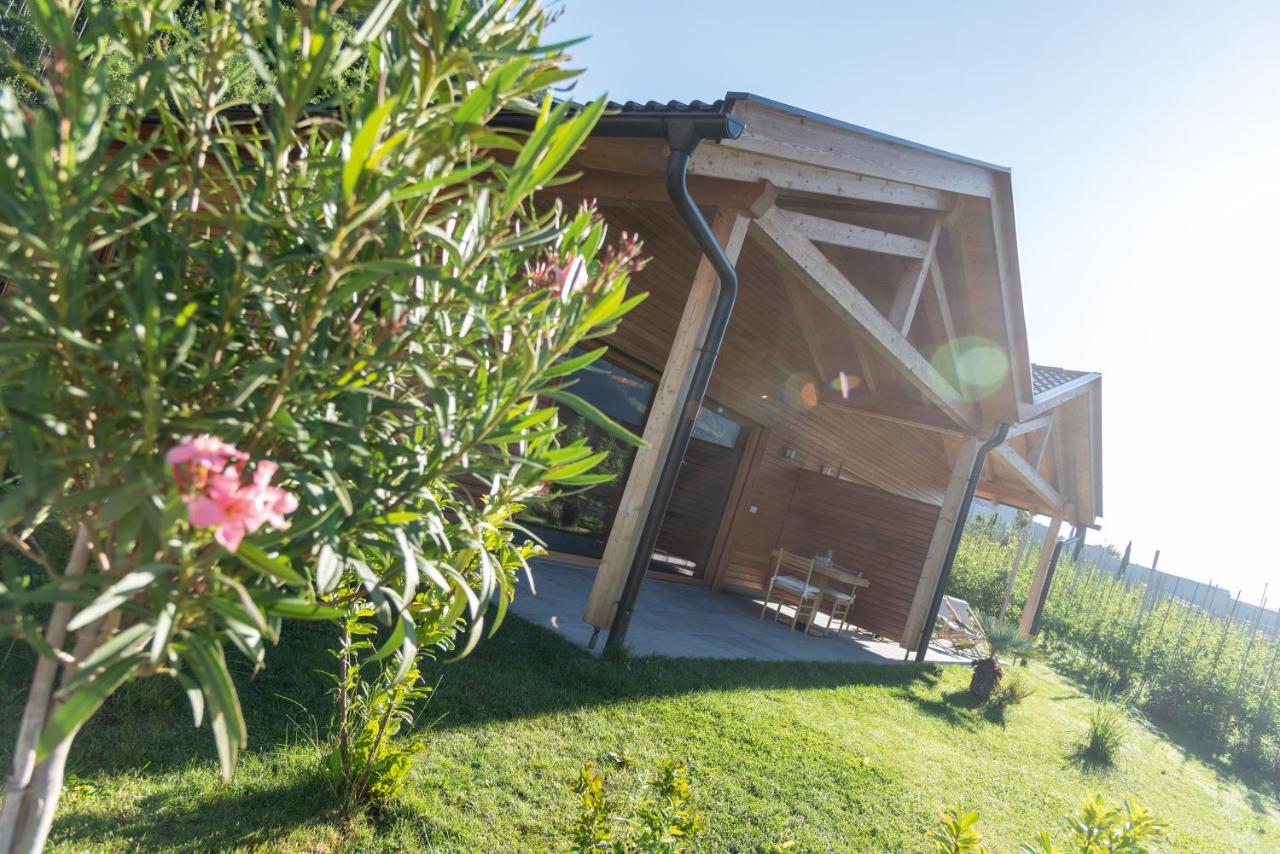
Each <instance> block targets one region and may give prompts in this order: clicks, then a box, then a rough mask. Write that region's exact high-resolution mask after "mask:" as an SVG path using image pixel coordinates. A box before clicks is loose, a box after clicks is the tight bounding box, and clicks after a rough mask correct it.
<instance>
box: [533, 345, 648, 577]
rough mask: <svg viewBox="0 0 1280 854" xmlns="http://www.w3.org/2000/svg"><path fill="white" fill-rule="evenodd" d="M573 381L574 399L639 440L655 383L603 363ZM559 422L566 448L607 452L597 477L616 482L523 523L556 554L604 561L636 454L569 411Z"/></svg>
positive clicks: (542, 509)
mask: <svg viewBox="0 0 1280 854" xmlns="http://www.w3.org/2000/svg"><path fill="white" fill-rule="evenodd" d="M573 355H578V353H576V352H575V353H574V354H573ZM570 379H572V380H573V383H574V385H573V389H572V390H573V393H574V394H576V395H578V396H579V397H581V398H583V399H584V400H586V401H587V402H588V403H591V404H593V405H594V406H595V407H596V408H598V409H599V410H600V411H602V412H603V413H604V414H605V415H608V416H609V417H610V418H612V419H613V420H614V421H617V422H618V423H619V424H621V425H622V426H624V427H626V428H627V429H628V430H630V431H631V432H633V433H635V434H636V435H639V434H640V433H641V432H642V431H643V430H644V420H645V416H646V415H647V413H648V412H649V404H650V403H651V402H652V401H653V393H654V383H652V382H650V381H649V380H647V379H645V378H643V377H641V376H639V375H637V374H635V373H633V372H631V371H628V370H627V369H626V368H623V367H621V366H620V365H618V364H617V363H616V362H612V361H610V360H608V359H603V358H602V359H597V360H596V361H595V362H594V363H593V364H591V365H589V366H588V367H586V368H583V369H582V370H580V371H578V372H576V373H575V374H573V375H572V377H571V378H570ZM560 420H561V422H562V423H563V424H564V425H565V429H564V431H563V432H562V433H561V434H560V436H561V442H562V443H563V444H569V443H572V442H575V441H577V440H578V439H586V442H587V444H588V445H589V446H590V447H591V448H592V449H593V450H596V451H607V452H608V454H609V455H608V456H607V457H606V458H605V459H604V461H603V462H601V463H600V465H599V466H597V468H596V469H595V472H597V473H600V474H608V475H611V476H612V478H613V479H612V480H610V481H609V482H607V483H601V484H598V485H596V486H593V487H591V488H590V489H587V490H586V491H584V492H580V493H577V494H574V495H566V496H564V497H563V498H560V499H558V500H556V501H553V502H550V503H548V504H542V505H534V506H531V507H530V508H529V509H527V510H526V511H525V512H524V513H523V514H522V517H521V521H522V522H523V523H524V524H526V525H528V526H530V527H531V528H532V529H533V530H534V532H535V533H537V534H538V536H540V537H542V538H543V540H545V541H546V544H547V547H548V548H549V549H551V550H552V551H562V552H569V553H571V554H579V555H585V556H587V557H600V556H601V555H602V554H604V544H605V540H606V539H607V538H608V535H609V527H610V526H611V525H612V523H613V517H614V515H615V513H616V512H617V510H618V502H619V501H620V500H621V498H622V487H623V485H624V484H625V483H626V474H627V469H628V468H629V467H630V465H631V460H632V459H633V458H634V457H635V453H636V449H635V448H634V447H632V446H631V445H628V444H626V443H625V442H623V441H621V440H620V439H617V438H615V437H613V436H611V435H609V434H608V433H606V432H605V431H603V430H601V429H600V428H599V427H597V426H595V425H594V424H592V423H591V422H590V421H587V420H586V419H585V418H583V417H582V416H581V415H579V414H578V413H576V412H574V411H573V410H572V409H569V408H568V407H565V406H562V407H560Z"/></svg>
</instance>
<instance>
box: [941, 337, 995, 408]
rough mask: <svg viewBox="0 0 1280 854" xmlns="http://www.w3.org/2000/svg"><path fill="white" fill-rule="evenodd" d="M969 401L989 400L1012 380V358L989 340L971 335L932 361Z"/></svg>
mask: <svg viewBox="0 0 1280 854" xmlns="http://www.w3.org/2000/svg"><path fill="white" fill-rule="evenodd" d="M929 361H930V362H931V363H932V364H933V366H934V368H936V369H937V371H938V373H940V374H942V376H943V377H945V378H946V379H947V381H948V382H949V383H951V384H952V385H953V386H954V387H955V388H956V390H957V391H958V392H959V393H960V396H961V397H963V398H965V399H966V400H985V399H987V398H988V397H991V395H993V394H995V393H996V392H997V391H999V390H1000V389H1001V388H1002V387H1003V386H1004V384H1005V382H1006V380H1007V379H1008V377H1009V357H1008V356H1006V355H1005V352H1004V349H1003V348H1002V347H1001V346H1000V345H999V344H997V343H996V342H995V341H992V340H991V339H989V338H983V337H982V336H981V335H967V336H965V337H963V338H956V339H955V340H953V341H951V342H950V343H948V344H944V345H943V346H942V347H939V348H938V351H937V352H936V353H934V354H933V358H932V359H930V360H929Z"/></svg>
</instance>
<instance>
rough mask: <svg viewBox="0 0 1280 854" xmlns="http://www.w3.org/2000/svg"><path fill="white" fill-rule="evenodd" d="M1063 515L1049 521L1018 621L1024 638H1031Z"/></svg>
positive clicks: (1059, 514)
mask: <svg viewBox="0 0 1280 854" xmlns="http://www.w3.org/2000/svg"><path fill="white" fill-rule="evenodd" d="M1062 521H1063V517H1062V514H1061V513H1056V514H1054V516H1053V518H1052V519H1051V520H1050V521H1049V530H1047V531H1045V532H1044V542H1043V543H1041V544H1040V560H1039V561H1038V562H1037V563H1036V574H1035V577H1034V578H1032V579H1031V589H1030V590H1028V591H1027V602H1026V604H1025V605H1023V606H1022V618H1021V619H1020V620H1019V621H1018V632H1019V633H1020V634H1021V635H1022V636H1023V637H1031V622H1032V621H1033V620H1034V619H1035V616H1036V603H1037V602H1039V601H1040V591H1041V590H1043V589H1044V582H1045V577H1046V576H1047V575H1048V574H1049V561H1051V560H1052V559H1053V547H1054V544H1056V543H1057V542H1058V530H1059V529H1060V528H1061V527H1062Z"/></svg>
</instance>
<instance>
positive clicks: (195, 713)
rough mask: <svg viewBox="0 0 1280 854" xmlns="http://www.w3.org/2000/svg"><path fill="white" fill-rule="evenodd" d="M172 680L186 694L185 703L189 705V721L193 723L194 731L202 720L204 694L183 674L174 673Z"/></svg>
mask: <svg viewBox="0 0 1280 854" xmlns="http://www.w3.org/2000/svg"><path fill="white" fill-rule="evenodd" d="M173 678H174V679H177V680H178V684H179V685H181V686H182V690H183V692H185V693H186V695H187V702H189V703H190V704H191V720H192V721H193V722H194V724H195V727H196V729H199V728H200V722H201V721H203V720H204V692H203V691H201V690H200V686H199V685H197V684H196V683H195V682H194V681H192V679H191V677H190V676H188V675H187V674H185V673H178V672H176V671H175V672H174V674H173Z"/></svg>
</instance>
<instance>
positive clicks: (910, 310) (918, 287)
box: [889, 217, 943, 337]
mask: <svg viewBox="0 0 1280 854" xmlns="http://www.w3.org/2000/svg"><path fill="white" fill-rule="evenodd" d="M942 220H943V218H942V217H938V218H937V219H936V220H934V223H933V229H932V231H930V233H929V245H928V247H927V248H926V249H925V253H924V256H923V257H922V258H921V259H920V263H919V264H915V265H912V266H911V267H909V268H907V272H906V274H905V275H904V276H903V277H902V280H901V281H899V282H898V290H897V292H896V293H895V294H894V295H893V308H891V309H890V310H889V322H890V323H892V324H893V325H894V326H896V327H897V328H898V331H899V332H901V333H902V334H903V336H904V337H906V336H908V335H910V334H911V321H912V320H914V319H915V316H916V309H917V308H918V307H919V306H920V296H921V294H923V293H924V283H925V280H926V279H928V278H929V271H930V269H931V267H932V265H933V263H934V255H935V254H936V253H937V251H938V237H939V236H940V235H941V234H942Z"/></svg>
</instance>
